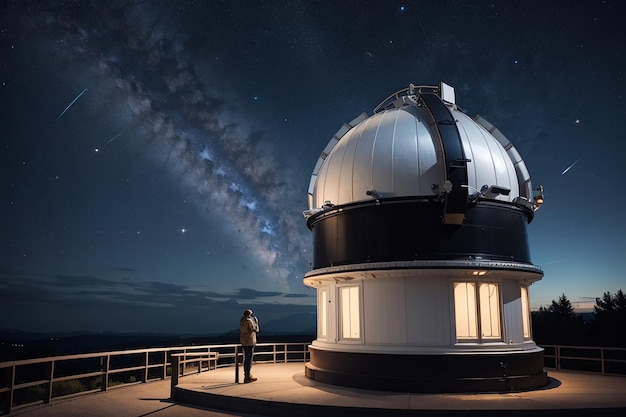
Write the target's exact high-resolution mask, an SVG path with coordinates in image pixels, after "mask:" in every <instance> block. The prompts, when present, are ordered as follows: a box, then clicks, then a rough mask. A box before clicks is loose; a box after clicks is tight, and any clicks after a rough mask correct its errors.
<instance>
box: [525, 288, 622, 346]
mask: <svg viewBox="0 0 626 417" xmlns="http://www.w3.org/2000/svg"><path fill="white" fill-rule="evenodd" d="M532 323H533V339H534V340H535V342H537V344H539V345H541V344H546V345H578V346H606V347H626V297H625V296H624V292H623V291H622V290H621V289H620V290H618V291H617V293H615V294H611V293H610V292H605V293H604V294H603V295H602V297H599V298H596V304H595V306H594V307H593V313H589V314H580V313H576V312H575V311H574V307H573V306H572V303H571V302H570V300H569V299H568V298H567V297H566V296H565V294H564V293H563V294H562V295H561V296H560V297H559V299H558V300H556V301H555V300H552V304H551V305H549V306H548V307H543V306H541V307H539V310H538V311H535V312H533V313H532Z"/></svg>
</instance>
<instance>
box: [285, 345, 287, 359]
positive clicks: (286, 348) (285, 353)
mask: <svg viewBox="0 0 626 417" xmlns="http://www.w3.org/2000/svg"><path fill="white" fill-rule="evenodd" d="M285 363H287V343H285Z"/></svg>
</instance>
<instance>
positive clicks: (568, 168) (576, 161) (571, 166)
mask: <svg viewBox="0 0 626 417" xmlns="http://www.w3.org/2000/svg"><path fill="white" fill-rule="evenodd" d="M581 159H582V157H581V158H578V159H577V160H575V161H574V163H573V164H571V165H570V166H568V167H567V168H565V171H563V172H561V175H565V174H566V173H567V171H569V170H570V169H572V168H574V165H576V164H577V163H578V161H580V160H581Z"/></svg>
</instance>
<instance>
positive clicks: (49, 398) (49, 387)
mask: <svg viewBox="0 0 626 417" xmlns="http://www.w3.org/2000/svg"><path fill="white" fill-rule="evenodd" d="M52 381H54V361H50V372H49V374H48V385H47V388H46V398H45V399H44V403H46V404H50V403H51V402H52Z"/></svg>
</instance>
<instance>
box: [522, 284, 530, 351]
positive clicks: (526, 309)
mask: <svg viewBox="0 0 626 417" xmlns="http://www.w3.org/2000/svg"><path fill="white" fill-rule="evenodd" d="M522 329H523V331H524V338H526V339H530V304H529V302H528V287H522Z"/></svg>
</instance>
